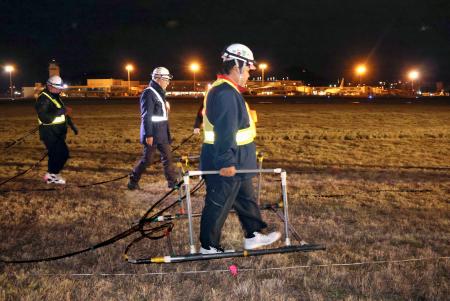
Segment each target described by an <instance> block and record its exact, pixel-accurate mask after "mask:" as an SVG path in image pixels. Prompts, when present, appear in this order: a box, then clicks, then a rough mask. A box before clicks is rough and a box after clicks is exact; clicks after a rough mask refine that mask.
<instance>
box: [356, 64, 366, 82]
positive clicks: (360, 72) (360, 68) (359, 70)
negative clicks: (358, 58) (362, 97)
mask: <svg viewBox="0 0 450 301" xmlns="http://www.w3.org/2000/svg"><path fill="white" fill-rule="evenodd" d="M366 72H367V68H366V65H362V64H361V65H358V66H356V68H355V73H356V75H358V79H359V85H360V86H361V77H362V76H363V75H364V74H366Z"/></svg>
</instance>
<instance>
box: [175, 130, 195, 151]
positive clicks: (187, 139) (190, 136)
mask: <svg viewBox="0 0 450 301" xmlns="http://www.w3.org/2000/svg"><path fill="white" fill-rule="evenodd" d="M194 135H195V134H194V133H192V134H190V135H189V136H188V137H187V138H185V139H183V140H182V141H181V143H180V144H179V145H178V146H176V147H174V148H173V149H172V152H174V151H176V150H177V149H179V148H180V147H181V146H182V145H183V144H185V143H186V142H188V141H189V140H190V139H191V138H192V136H194Z"/></svg>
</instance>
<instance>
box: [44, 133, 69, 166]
mask: <svg viewBox="0 0 450 301" xmlns="http://www.w3.org/2000/svg"><path fill="white" fill-rule="evenodd" d="M42 141H43V142H44V144H45V147H46V148H47V151H48V169H47V170H48V172H49V173H54V174H58V173H59V172H60V171H61V170H62V169H63V167H64V164H66V162H67V159H69V149H68V148H67V144H66V139H65V137H64V136H61V137H43V138H42Z"/></svg>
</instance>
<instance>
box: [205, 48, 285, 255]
mask: <svg viewBox="0 0 450 301" xmlns="http://www.w3.org/2000/svg"><path fill="white" fill-rule="evenodd" d="M222 60H223V63H222V70H221V74H219V75H218V76H217V80H216V81H215V82H214V83H213V84H212V87H211V89H210V90H209V91H208V93H207V95H206V96H205V101H204V114H203V125H204V128H203V129H204V141H203V146H202V152H201V158H200V167H201V169H202V170H205V171H207V170H220V175H208V176H205V177H204V178H205V182H206V197H205V206H204V208H203V212H202V218H201V223H200V242H201V248H200V252H201V253H203V254H214V253H220V252H223V248H222V247H221V246H220V236H221V232H222V227H223V224H224V223H225V220H226V218H227V216H228V213H229V211H230V209H232V208H234V209H235V210H236V212H237V214H238V217H239V220H240V222H241V225H242V227H243V229H244V234H245V239H244V248H245V249H255V248H259V247H262V246H265V245H269V244H272V243H273V242H275V241H277V240H278V239H279V238H280V237H281V234H280V233H279V232H272V233H268V234H263V233H262V230H263V229H264V228H266V227H267V224H266V223H265V222H264V221H263V220H262V218H261V212H260V210H259V207H258V204H257V203H256V201H255V194H254V188H253V184H252V177H254V176H255V175H253V174H236V170H239V169H256V168H257V167H256V146H255V143H254V142H253V140H254V137H255V136H256V129H255V123H254V122H255V120H254V119H253V117H252V116H251V114H250V109H249V107H248V105H247V104H246V102H245V100H244V98H243V97H242V94H241V92H242V91H243V90H244V88H243V87H245V85H246V83H247V80H248V78H249V76H250V73H249V72H250V70H254V69H256V68H255V61H254V58H253V53H252V51H251V50H250V49H249V48H248V47H247V46H245V45H242V44H232V45H230V46H228V47H227V48H226V49H225V50H224V51H223V53H222Z"/></svg>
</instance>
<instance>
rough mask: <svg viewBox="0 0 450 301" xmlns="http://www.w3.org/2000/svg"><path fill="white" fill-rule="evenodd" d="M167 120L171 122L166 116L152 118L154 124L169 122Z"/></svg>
mask: <svg viewBox="0 0 450 301" xmlns="http://www.w3.org/2000/svg"><path fill="white" fill-rule="evenodd" d="M167 120H169V119H168V118H167V117H164V116H152V121H153V122H160V121H167Z"/></svg>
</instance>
